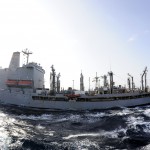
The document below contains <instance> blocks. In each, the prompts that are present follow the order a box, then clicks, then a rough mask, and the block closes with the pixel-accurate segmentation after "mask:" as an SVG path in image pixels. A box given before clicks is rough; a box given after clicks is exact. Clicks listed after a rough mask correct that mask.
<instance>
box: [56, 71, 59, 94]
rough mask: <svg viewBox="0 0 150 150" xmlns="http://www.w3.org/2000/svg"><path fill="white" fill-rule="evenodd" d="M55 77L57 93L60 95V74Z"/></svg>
mask: <svg viewBox="0 0 150 150" xmlns="http://www.w3.org/2000/svg"><path fill="white" fill-rule="evenodd" d="M56 77H57V93H60V79H59V78H60V73H58V75H57V76H56Z"/></svg>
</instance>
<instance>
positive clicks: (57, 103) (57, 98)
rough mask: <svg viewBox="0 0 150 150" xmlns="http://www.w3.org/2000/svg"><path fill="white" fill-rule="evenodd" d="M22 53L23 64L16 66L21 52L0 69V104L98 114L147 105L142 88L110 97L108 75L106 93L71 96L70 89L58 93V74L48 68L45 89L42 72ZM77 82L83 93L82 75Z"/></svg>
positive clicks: (146, 94) (149, 97)
mask: <svg viewBox="0 0 150 150" xmlns="http://www.w3.org/2000/svg"><path fill="white" fill-rule="evenodd" d="M22 52H23V53H24V55H25V56H26V57H27V62H26V63H25V64H23V65H22V66H20V53H21V52H13V54H12V58H11V61H10V64H9V67H8V68H4V69H3V68H1V69H0V103H1V104H4V105H12V106H19V107H25V108H31V109H44V110H101V109H111V108H114V107H135V106H140V105H148V104H150V92H149V91H148V90H147V89H146V88H145V90H143V87H142V90H136V91H133V89H131V91H127V92H126V91H124V92H121V93H119V92H118V93H117V92H116V93H114V92H113V90H114V89H113V73H112V72H109V75H110V90H109V92H104V91H103V93H94V94H90V93H85V92H78V93H75V91H73V90H72V89H70V90H67V91H65V90H60V79H59V77H60V74H58V75H56V72H55V69H54V66H53V65H52V66H51V72H50V81H51V82H50V88H45V85H44V74H45V70H44V69H43V68H42V66H40V65H39V64H37V63H35V62H29V55H30V54H32V53H31V52H29V50H27V49H25V50H24V51H22ZM146 71H147V70H145V72H144V73H143V75H142V79H143V76H144V75H145V76H146ZM97 79H98V78H96V80H97ZM105 79H106V78H105ZM132 79H133V78H132ZM80 81H81V83H80V85H81V90H82V91H83V90H84V86H83V75H82V74H81V78H80ZM142 83H143V82H142ZM105 84H106V83H105ZM132 88H133V87H132ZM105 89H106V88H105Z"/></svg>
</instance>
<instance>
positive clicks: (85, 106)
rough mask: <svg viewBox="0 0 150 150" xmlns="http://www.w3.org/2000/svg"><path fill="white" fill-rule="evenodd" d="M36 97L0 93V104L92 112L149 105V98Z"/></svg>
mask: <svg viewBox="0 0 150 150" xmlns="http://www.w3.org/2000/svg"><path fill="white" fill-rule="evenodd" d="M33 96H36V95H35V94H33V93H30V94H22V93H21V92H13V93H10V92H9V91H3V92H0V102H1V103H3V104H12V105H17V106H23V107H27V108H37V109H50V110H54V109H56V110H94V109H110V108H113V107H134V106H139V105H147V104H150V97H144V98H135V99H124V100H122V99H117V100H102V101H92V100H91V101H78V100H65V99H59V97H58V99H57V100H49V99H43V100H42V99H36V98H34V99H33Z"/></svg>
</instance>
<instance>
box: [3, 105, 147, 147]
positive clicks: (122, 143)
mask: <svg viewBox="0 0 150 150" xmlns="http://www.w3.org/2000/svg"><path fill="white" fill-rule="evenodd" d="M0 148H1V150H11V149H13V150H110V149H137V150H149V149H150V106H144V107H136V108H116V109H111V110H103V111H81V112H75V111H66V112H65V111H60V112H56V111H49V112H44V111H37V110H28V109H23V108H16V107H10V106H9V107H8V106H1V105H0Z"/></svg>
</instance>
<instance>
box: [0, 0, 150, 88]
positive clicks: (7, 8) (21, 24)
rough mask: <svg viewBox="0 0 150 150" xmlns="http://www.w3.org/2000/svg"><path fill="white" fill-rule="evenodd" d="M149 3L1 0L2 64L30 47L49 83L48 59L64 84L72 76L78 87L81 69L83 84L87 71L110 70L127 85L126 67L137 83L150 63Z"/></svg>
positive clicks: (136, 0)
mask: <svg viewBox="0 0 150 150" xmlns="http://www.w3.org/2000/svg"><path fill="white" fill-rule="evenodd" d="M149 6H150V1H149V0H143V1H141V0H0V51H1V56H0V66H2V67H3V68H4V67H8V65H9V61H10V59H11V55H12V53H13V52H14V51H22V50H23V49H25V48H28V49H29V50H30V51H32V52H33V55H32V56H30V61H34V62H37V63H40V64H41V66H43V68H44V69H45V70H46V74H45V84H46V86H47V87H48V86H49V73H50V67H51V65H52V64H53V65H54V67H55V69H56V73H59V72H60V74H61V78H60V79H61V87H64V88H67V87H69V86H72V85H73V80H74V87H75V88H77V89H78V88H79V81H80V73H81V70H82V73H83V75H84V82H85V87H86V90H88V85H89V83H88V79H89V77H90V78H91V81H92V79H93V78H94V76H95V75H96V72H97V74H98V76H102V75H104V74H108V71H110V70H112V71H113V72H114V74H115V75H114V80H115V84H116V85H119V84H121V85H127V73H130V74H131V75H133V76H134V78H135V85H136V86H140V74H142V72H143V70H144V68H145V66H147V67H148V69H150V50H149V48H150V19H149V18H150V9H149ZM23 62H24V59H23V58H22V61H21V65H22V64H23ZM100 79H101V84H102V82H103V80H102V78H100ZM149 80H150V77H149V73H148V83H149V84H150V82H149ZM91 87H94V83H91Z"/></svg>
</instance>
